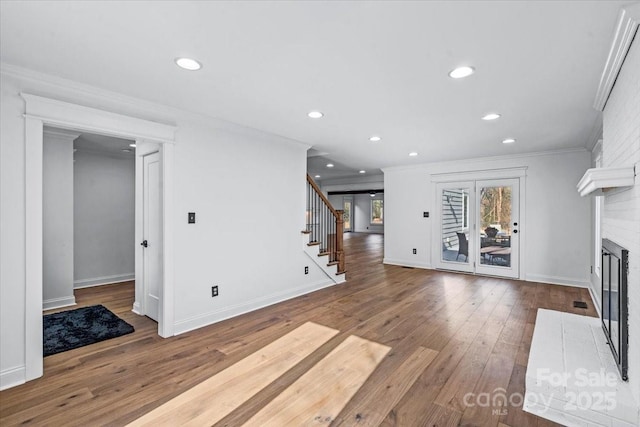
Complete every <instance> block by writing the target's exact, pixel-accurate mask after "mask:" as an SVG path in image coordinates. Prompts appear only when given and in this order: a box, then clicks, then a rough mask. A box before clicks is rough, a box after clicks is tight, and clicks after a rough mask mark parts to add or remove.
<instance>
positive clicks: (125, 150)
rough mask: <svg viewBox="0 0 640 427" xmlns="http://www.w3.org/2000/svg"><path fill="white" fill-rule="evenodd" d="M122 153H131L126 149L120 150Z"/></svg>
mask: <svg viewBox="0 0 640 427" xmlns="http://www.w3.org/2000/svg"><path fill="white" fill-rule="evenodd" d="M122 152H123V153H130V152H131V150H129V149H128V148H123V149H122Z"/></svg>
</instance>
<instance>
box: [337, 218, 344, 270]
mask: <svg viewBox="0 0 640 427" xmlns="http://www.w3.org/2000/svg"><path fill="white" fill-rule="evenodd" d="M343 214H344V211H343V210H336V258H337V261H338V272H342V271H345V268H344V267H345V265H344V219H343V218H342V215H343Z"/></svg>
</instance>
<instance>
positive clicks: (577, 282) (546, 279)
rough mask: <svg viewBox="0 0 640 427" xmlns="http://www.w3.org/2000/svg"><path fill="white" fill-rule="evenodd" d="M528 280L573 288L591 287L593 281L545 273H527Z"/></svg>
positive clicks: (526, 278)
mask: <svg viewBox="0 0 640 427" xmlns="http://www.w3.org/2000/svg"><path fill="white" fill-rule="evenodd" d="M524 280H526V281H527V282H538V283H549V284H551V285H561V286H570V287H572V288H591V282H590V281H589V280H587V279H586V278H585V279H575V278H571V277H560V276H547V275H545V274H525V278H524Z"/></svg>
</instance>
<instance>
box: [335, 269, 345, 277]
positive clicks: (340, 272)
mask: <svg viewBox="0 0 640 427" xmlns="http://www.w3.org/2000/svg"><path fill="white" fill-rule="evenodd" d="M346 273H347V270H344V271H338V272H337V273H336V276H339V275H341V274H346Z"/></svg>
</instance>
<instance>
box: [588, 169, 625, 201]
mask: <svg viewBox="0 0 640 427" xmlns="http://www.w3.org/2000/svg"><path fill="white" fill-rule="evenodd" d="M635 176H636V173H635V166H626V167H621V168H591V169H587V171H586V172H585V173H584V175H583V176H582V178H581V179H580V182H578V185H577V186H576V187H577V188H578V192H579V193H580V195H581V196H582V197H584V196H588V195H592V196H602V195H606V194H611V193H608V191H610V189H612V188H619V187H631V186H633V184H634V183H635Z"/></svg>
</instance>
